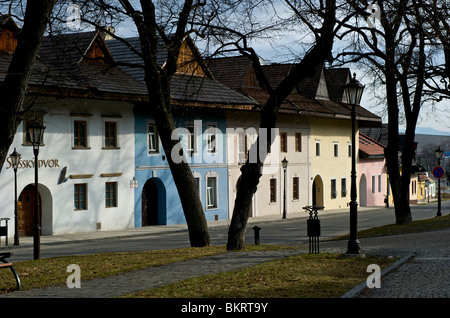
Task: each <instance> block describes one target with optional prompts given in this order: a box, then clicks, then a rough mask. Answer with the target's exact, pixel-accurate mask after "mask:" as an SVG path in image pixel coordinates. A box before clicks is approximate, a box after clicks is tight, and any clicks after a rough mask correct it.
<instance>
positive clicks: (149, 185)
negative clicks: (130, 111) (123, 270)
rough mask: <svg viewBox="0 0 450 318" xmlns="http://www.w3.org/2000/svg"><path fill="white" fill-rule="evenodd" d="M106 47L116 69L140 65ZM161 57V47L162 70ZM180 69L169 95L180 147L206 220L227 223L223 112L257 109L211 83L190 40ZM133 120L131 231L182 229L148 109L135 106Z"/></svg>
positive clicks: (115, 45)
mask: <svg viewBox="0 0 450 318" xmlns="http://www.w3.org/2000/svg"><path fill="white" fill-rule="evenodd" d="M126 41H127V42H128V43H129V44H130V45H131V46H132V47H134V48H140V42H139V38H129V39H126ZM107 45H108V48H109V50H110V52H111V54H112V56H113V58H114V60H115V61H116V62H118V63H119V65H120V63H121V62H123V63H127V64H130V63H141V64H142V63H143V62H142V60H141V59H140V57H138V56H137V55H136V54H135V53H134V52H133V51H131V50H130V49H129V48H128V47H127V46H125V45H124V44H123V43H122V42H120V41H117V40H109V41H107ZM165 56H166V51H165V49H164V47H163V45H162V46H161V49H160V50H159V55H158V62H159V63H160V65H162V64H163V63H164V61H165ZM178 64H179V67H178V71H177V73H176V74H175V75H174V77H173V80H172V83H171V93H172V109H173V116H174V121H175V126H176V127H177V130H178V131H177V132H178V135H179V136H180V139H181V140H180V147H183V150H184V153H185V155H186V160H187V161H188V163H189V164H190V167H191V169H192V172H193V175H194V178H195V180H196V181H197V186H198V190H199V194H200V199H201V202H202V204H203V208H204V212H205V216H206V219H207V220H208V221H211V220H223V219H228V217H229V211H228V209H229V203H228V197H229V196H228V168H227V159H226V158H227V154H226V149H227V146H226V138H225V132H226V116H225V111H226V110H227V109H236V108H239V109H250V108H252V107H253V106H254V104H255V103H254V102H252V101H250V100H249V99H248V98H246V97H244V96H243V95H240V94H238V93H237V92H235V91H233V90H231V89H230V88H228V87H226V86H225V85H223V84H221V83H219V82H218V81H215V80H214V79H213V78H212V76H211V74H210V72H209V70H208V68H207V67H206V65H205V64H204V63H203V62H202V60H201V57H200V54H199V53H198V51H197V49H196V47H195V45H194V43H193V42H192V40H191V39H190V38H187V39H186V40H185V42H184V43H183V47H182V51H181V54H180V58H179V63H178ZM122 68H123V69H124V70H125V71H127V72H128V73H129V74H131V75H132V76H133V77H135V78H136V79H138V80H139V81H141V82H143V81H144V72H143V69H142V68H135V67H131V66H129V65H127V66H124V67H122ZM134 114H135V163H136V172H135V181H134V185H133V186H134V187H135V227H141V226H148V225H158V224H161V225H169V224H182V223H185V222H186V220H185V217H184V213H183V209H182V206H181V201H180V198H179V194H178V191H177V188H176V186H175V184H174V180H173V177H172V173H171V171H170V169H169V166H168V163H167V160H166V154H165V153H164V151H163V149H162V146H161V142H160V140H159V138H158V131H157V129H156V125H155V121H154V119H153V117H152V115H151V112H150V110H149V108H148V104H146V103H145V102H142V103H140V104H137V105H136V106H135V109H134ZM172 157H173V156H172Z"/></svg>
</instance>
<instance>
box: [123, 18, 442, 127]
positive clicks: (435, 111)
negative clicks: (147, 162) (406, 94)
mask: <svg viewBox="0 0 450 318" xmlns="http://www.w3.org/2000/svg"><path fill="white" fill-rule="evenodd" d="M133 29H135V28H134V25H133V23H132V22H131V21H130V22H127V23H123V24H122V25H121V26H120V28H118V29H117V30H116V32H117V33H118V34H120V35H122V36H136V32H134V31H132V30H133ZM298 39H299V36H298V30H297V31H296V32H288V33H286V34H284V35H283V36H280V37H278V38H274V39H273V40H276V41H277V46H276V47H277V49H275V48H274V47H273V46H272V45H268V43H267V42H264V41H261V42H255V43H254V47H255V49H256V52H257V53H258V54H259V55H260V56H261V58H262V59H264V60H265V61H266V62H268V63H271V62H279V63H281V62H284V61H286V60H287V59H288V57H287V56H286V55H285V54H287V53H288V52H289V50H292V51H293V52H295V51H301V50H304V47H301V46H299V44H300V41H299V40H298ZM335 47H336V45H335ZM301 53H302V52H299V54H301ZM349 67H350V69H351V72H352V73H353V72H355V73H356V74H357V79H358V80H359V81H360V82H361V83H362V84H364V85H366V90H365V92H364V94H363V98H362V101H361V106H363V107H364V108H366V109H368V110H370V111H371V112H373V113H375V114H376V115H378V116H381V117H382V119H383V122H384V123H386V122H387V117H386V116H385V113H386V111H385V109H386V106H385V105H380V100H378V99H377V98H375V96H374V92H373V91H372V90H371V89H370V86H371V79H370V78H369V77H368V76H367V74H364V70H363V69H358V68H357V67H354V66H351V65H350V66H349ZM384 90H385V89H384V87H379V88H377V90H376V91H377V94H378V95H383V93H384ZM404 129H405V127H404V125H402V124H400V126H399V130H400V131H402V130H404ZM416 133H417V134H418V133H423V134H439V135H441V134H443V135H449V136H450V100H444V101H442V102H440V103H437V104H435V105H434V106H431V105H424V106H423V107H422V109H421V114H420V116H419V121H418V123H417V128H416Z"/></svg>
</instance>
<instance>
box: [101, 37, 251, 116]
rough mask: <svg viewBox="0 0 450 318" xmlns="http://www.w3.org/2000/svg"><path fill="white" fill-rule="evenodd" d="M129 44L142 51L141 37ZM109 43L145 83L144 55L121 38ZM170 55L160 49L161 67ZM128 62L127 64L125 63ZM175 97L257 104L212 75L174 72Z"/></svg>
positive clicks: (129, 70) (128, 69) (118, 60)
mask: <svg viewBox="0 0 450 318" xmlns="http://www.w3.org/2000/svg"><path fill="white" fill-rule="evenodd" d="M125 41H127V42H128V43H129V45H130V46H131V47H132V48H134V50H136V51H137V52H138V53H140V41H139V38H130V39H125ZM106 43H107V46H108V48H109V50H110V52H111V54H112V56H113V58H114V60H115V61H116V63H118V65H119V67H120V68H122V69H123V70H124V71H126V72H127V73H129V74H130V75H132V76H133V77H134V78H135V79H137V80H139V81H140V82H144V78H145V73H144V68H143V60H142V58H141V57H140V56H139V55H138V54H136V52H135V51H133V50H131V49H130V48H129V47H127V45H126V44H125V43H123V42H122V41H119V40H116V39H115V40H109V41H106ZM166 57H167V53H166V50H165V49H164V48H163V47H162V46H161V48H160V49H158V56H157V60H158V64H159V65H160V66H162V65H163V64H164V62H165V59H166ZM124 64H126V65H124ZM171 94H172V99H174V100H177V101H178V102H186V101H190V102H195V103H210V104H239V105H248V106H249V107H250V106H251V105H252V104H255V103H254V102H253V101H251V100H250V99H248V98H247V97H245V96H243V95H241V94H239V93H237V92H236V91H234V90H233V89H231V88H229V87H227V86H225V85H224V84H222V83H220V82H219V81H216V80H214V79H212V78H208V77H203V76H195V75H189V74H182V73H175V74H174V76H173V78H172V81H171Z"/></svg>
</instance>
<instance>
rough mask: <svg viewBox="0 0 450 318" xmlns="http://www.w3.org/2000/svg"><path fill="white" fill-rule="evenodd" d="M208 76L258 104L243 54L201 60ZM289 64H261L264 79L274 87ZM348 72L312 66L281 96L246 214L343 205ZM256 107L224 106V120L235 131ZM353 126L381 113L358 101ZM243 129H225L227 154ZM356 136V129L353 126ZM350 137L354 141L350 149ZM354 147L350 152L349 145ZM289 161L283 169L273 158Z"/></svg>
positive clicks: (258, 92)
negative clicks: (274, 133) (231, 109)
mask: <svg viewBox="0 0 450 318" xmlns="http://www.w3.org/2000/svg"><path fill="white" fill-rule="evenodd" d="M208 67H209V68H210V71H211V73H212V74H213V75H214V78H215V79H217V80H218V81H220V82H222V83H223V84H225V85H227V86H228V87H230V88H232V89H234V90H236V91H237V92H238V93H241V94H243V95H245V96H249V97H251V98H252V99H253V100H255V101H257V102H258V104H259V105H264V104H265V102H266V100H267V99H268V97H269V95H268V93H267V92H266V91H265V90H264V89H263V88H262V85H259V82H258V80H257V78H256V76H255V72H254V70H253V67H252V62H251V61H250V60H249V59H248V58H246V57H229V58H221V59H214V60H211V61H209V64H208ZM294 67H295V65H293V64H272V65H263V71H264V73H265V74H266V76H267V79H268V80H269V82H270V83H271V85H272V87H273V88H275V87H276V86H277V85H278V83H280V81H281V80H282V79H283V78H285V77H286V76H287V75H288V74H289V72H290V71H291V70H292V69H293V68H294ZM349 80H350V70H349V69H347V68H345V69H330V70H327V69H325V68H324V67H323V66H319V67H317V69H316V72H315V74H314V75H313V76H311V77H308V78H305V79H304V80H302V81H301V82H300V83H298V85H297V87H296V88H295V89H294V90H293V91H292V92H291V94H290V95H288V97H287V98H286V99H285V100H284V102H283V103H282V104H281V106H280V109H279V111H278V120H277V124H276V127H277V129H278V130H279V134H278V135H277V136H274V140H273V144H272V146H271V147H270V148H271V156H272V159H273V158H276V159H274V160H271V161H270V162H268V163H265V165H264V169H263V171H262V174H263V175H262V176H261V178H260V182H259V184H258V188H257V192H256V193H255V195H254V198H253V203H252V209H251V211H250V215H251V216H258V215H274V214H282V213H284V212H286V213H287V214H289V213H292V212H302V211H303V207H304V206H305V205H319V206H324V207H325V209H327V210H331V209H340V208H341V209H344V208H347V207H348V203H349V202H350V185H351V181H350V173H351V142H352V123H351V107H350V106H349V105H348V104H346V103H345V102H346V100H345V99H344V94H343V92H344V85H345V84H346V83H348V82H349ZM259 111H260V110H259V108H255V109H254V110H252V111H251V112H250V113H247V112H242V111H241V112H228V113H227V127H230V128H232V129H233V131H237V129H239V128H240V127H241V128H243V131H244V130H245V131H247V130H248V129H249V128H251V127H253V128H257V127H258V125H259V119H260V117H259V116H260V114H259ZM356 112H357V121H358V124H357V126H361V125H368V126H380V125H381V118H380V117H378V116H376V115H374V114H372V113H371V112H369V111H368V110H366V109H364V108H362V107H359V106H358V107H356ZM252 140H255V138H254V137H252V136H251V135H250V134H249V135H248V136H245V135H244V134H242V136H241V137H239V136H238V135H236V136H231V139H230V142H228V143H227V147H228V148H227V149H228V154H230V153H233V154H239V152H240V151H241V150H240V149H242V150H243V151H244V152H243V153H242V154H241V155H242V157H243V158H244V159H245V152H246V151H245V150H246V149H248V145H249V144H250V143H251V142H250V141H252ZM356 141H358V134H356ZM357 149H358V142H357V143H356V150H357ZM356 153H358V152H356ZM283 158H286V159H287V160H288V161H289V164H288V167H287V169H286V172H284V169H283V168H282V166H281V160H282V159H283ZM233 162H236V160H234V161H233V160H230V158H229V165H228V171H229V189H230V192H229V193H230V198H229V202H230V211H231V210H232V204H233V202H234V200H235V195H236V191H237V190H236V189H237V185H238V183H239V182H238V181H239V177H240V170H239V169H240V166H239V164H240V163H239V162H237V163H235V164H233Z"/></svg>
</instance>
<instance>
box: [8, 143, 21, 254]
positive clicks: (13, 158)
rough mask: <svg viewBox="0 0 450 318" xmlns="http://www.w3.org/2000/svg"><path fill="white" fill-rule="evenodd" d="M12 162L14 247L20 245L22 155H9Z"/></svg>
mask: <svg viewBox="0 0 450 318" xmlns="http://www.w3.org/2000/svg"><path fill="white" fill-rule="evenodd" d="M9 157H10V158H11V162H12V167H13V169H14V245H19V223H18V222H19V221H18V215H17V214H18V210H17V168H18V167H19V161H20V158H21V155H20V153H18V152H17V151H16V148H14V151H13V153H12V154H10V155H9Z"/></svg>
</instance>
